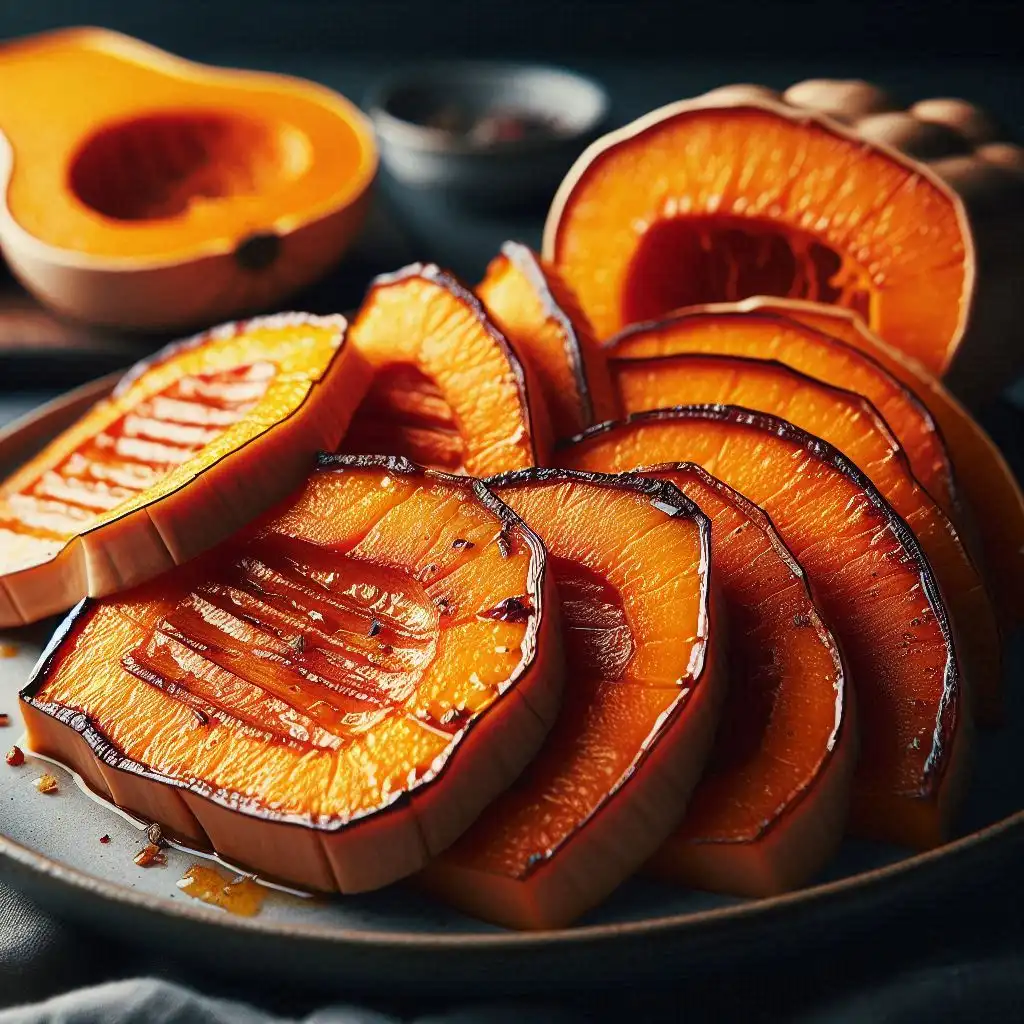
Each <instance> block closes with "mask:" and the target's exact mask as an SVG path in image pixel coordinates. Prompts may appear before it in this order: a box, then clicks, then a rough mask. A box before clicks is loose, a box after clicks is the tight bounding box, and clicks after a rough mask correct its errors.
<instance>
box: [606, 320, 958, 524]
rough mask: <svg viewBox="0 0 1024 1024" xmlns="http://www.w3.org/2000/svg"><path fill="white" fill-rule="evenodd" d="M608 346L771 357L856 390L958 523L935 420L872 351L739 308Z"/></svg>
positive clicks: (640, 331) (615, 354)
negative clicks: (857, 349) (856, 349)
mask: <svg viewBox="0 0 1024 1024" xmlns="http://www.w3.org/2000/svg"><path fill="white" fill-rule="evenodd" d="M821 308H822V309H829V308H836V307H827V306H822V307H821ZM608 347H609V352H608V355H609V358H616V359H618V358H630V359H632V358H636V357H641V356H672V355H684V354H691V353H693V354H696V353H703V354H706V355H714V356H740V357H744V358H750V359H772V360H776V361H778V362H780V363H784V364H785V365H786V366H789V367H792V368H793V369H794V370H797V371H799V372H800V373H803V374H805V375H806V376H808V377H813V378H814V379H815V380H820V381H822V382H824V383H825V384H831V385H833V386H834V387H837V388H844V389H845V390H847V391H854V392H857V393H858V394H860V395H862V396H863V397H864V398H866V399H867V400H868V401H869V402H870V403H871V404H872V405H873V406H874V407H875V409H876V410H877V412H878V414H879V415H880V416H881V417H882V418H883V419H884V420H885V422H886V424H887V425H888V427H889V429H890V430H891V431H892V433H893V434H894V435H895V436H896V438H897V439H898V441H899V443H900V445H901V446H902V448H903V450H904V452H905V453H906V456H907V458H908V459H909V461H910V467H911V469H912V470H913V473H914V476H916V477H917V479H918V480H919V481H920V482H921V484H922V486H923V487H924V488H925V490H927V491H928V493H929V494H930V495H931V496H932V497H933V498H934V499H935V500H936V502H938V504H939V505H941V506H942V508H943V509H944V510H945V512H946V514H947V515H949V516H950V518H951V519H954V520H956V518H957V515H958V509H957V492H956V484H955V482H954V476H953V469H952V467H951V465H950V460H949V456H948V454H947V451H946V447H945V444H944V443H943V437H942V435H941V433H940V431H939V428H938V426H937V425H936V423H935V420H934V419H933V418H932V416H931V414H930V413H929V411H928V409H927V408H926V407H925V406H924V405H923V404H922V403H921V401H920V400H919V399H918V398H916V397H915V396H914V395H913V394H912V393H911V392H910V391H908V389H907V388H906V387H905V386H904V385H902V384H900V382H899V381H898V380H895V379H893V377H892V376H890V374H888V373H887V372H886V371H885V370H884V369H883V368H882V367H881V366H880V365H879V363H877V362H875V361H874V360H873V359H872V358H871V356H870V354H859V353H857V352H851V351H850V348H849V346H848V345H845V344H843V343H842V342H840V341H838V340H836V339H834V338H830V337H828V336H824V335H822V334H821V333H820V332H819V331H817V330H815V329H814V328H813V327H811V326H805V325H802V324H798V323H794V322H793V321H792V320H790V319H788V318H786V317H784V316H782V315H781V314H776V313H770V312H754V311H752V310H743V311H741V310H740V307H739V304H734V305H726V304H721V305H717V306H704V307H700V308H698V309H694V310H681V311H679V312H678V313H676V314H673V315H672V316H668V317H665V318H664V319H662V320H657V321H652V322H650V323H642V324H633V325H631V326H630V327H627V328H626V329H625V330H623V331H622V332H621V333H620V334H618V335H616V336H615V338H613V339H612V340H611V341H610V342H609V346H608ZM662 404H663V405H667V404H671V405H676V404H679V403H676V402H672V403H662ZM734 404H737V405H743V404H745V403H743V402H736V403H734ZM628 411H636V410H628ZM768 411H771V410H768ZM787 418H789V417H787ZM797 426H800V424H797ZM807 429H808V430H810V432H811V433H812V434H813V433H820V432H819V431H816V430H814V429H812V428H810V427H808V428H807ZM822 436H824V435H822ZM826 440H828V438H826ZM839 447H841V445H839ZM854 461H856V459H855V460H854Z"/></svg>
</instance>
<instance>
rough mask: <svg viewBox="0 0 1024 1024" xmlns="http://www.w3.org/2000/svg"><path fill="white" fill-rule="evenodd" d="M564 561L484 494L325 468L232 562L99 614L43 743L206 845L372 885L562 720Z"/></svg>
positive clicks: (517, 766)
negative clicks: (558, 569)
mask: <svg viewBox="0 0 1024 1024" xmlns="http://www.w3.org/2000/svg"><path fill="white" fill-rule="evenodd" d="M556 601H557V596H556V594H555V590H554V582H553V578H552V575H551V573H550V571H549V569H548V567H547V565H546V559H545V554H544V549H543V547H542V546H541V544H540V542H539V541H538V540H537V538H536V536H535V535H534V534H532V533H531V532H530V531H529V530H528V529H527V528H526V527H525V526H524V525H523V523H522V522H521V521H520V520H519V518H518V517H517V516H515V515H514V514H513V513H512V512H510V511H509V509H508V508H506V507H505V506H504V505H502V504H501V502H499V501H498V500H497V499H496V498H495V497H494V495H493V494H492V493H491V492H490V491H488V490H487V489H486V488H485V487H484V486H483V485H482V484H480V483H479V482H477V481H474V480H470V479H467V478H465V477H450V476H447V475H443V474H434V473H430V472H428V471H425V470H421V469H419V468H418V467H415V466H413V465H411V464H410V463H408V462H406V461H405V460H404V459H393V458H391V459H389V458H377V457H363V458H357V457H340V456H333V457H332V456H324V457H323V458H322V460H321V462H320V465H319V467H318V468H317V469H316V470H315V471H314V472H313V473H312V475H311V476H310V477H309V480H308V482H307V483H306V485H305V488H304V489H303V490H302V491H301V492H300V493H299V494H298V495H297V496H296V497H294V498H293V499H292V500H291V501H290V502H289V503H287V504H286V505H285V506H283V507H279V508H278V509H277V510H276V511H275V513H274V514H273V515H272V516H270V517H268V518H266V519H264V520H263V521H261V522H259V523H257V524H254V525H253V526H252V527H250V528H249V529H248V530H246V531H245V532H244V533H243V534H242V535H240V536H239V537H237V538H235V539H234V540H233V541H231V542H230V543H229V544H226V545H223V546H222V547H220V548H218V549H217V550H216V551H215V552H213V553H211V554H209V555H207V556H205V557H203V558H200V559H196V560H194V561H193V562H190V563H189V564H188V565H186V566H182V567H181V568H179V569H177V570H175V572H174V573H173V574H170V575H167V576H164V577H162V578H161V579H160V580H159V581H155V582H153V583H150V584H146V585H144V586H143V587H141V588H139V589H137V590H134V591H132V592H130V593H128V594H125V595H123V596H121V597H119V598H117V599H116V600H113V599H111V600H107V601H101V602H98V603H93V602H86V603H85V604H83V605H82V606H81V607H79V608H78V609H76V610H75V612H74V613H73V614H72V616H71V617H70V618H69V619H68V621H67V622H66V623H65V625H64V626H63V627H62V628H61V630H60V631H59V632H58V634H57V636H56V637H55V639H54V641H53V642H52V643H51V645H50V647H49V649H48V650H47V652H46V654H45V656H44V658H43V660H42V661H41V663H40V667H39V668H38V669H37V671H36V673H35V675H34V677H33V678H32V679H31V680H30V682H29V684H28V686H27V687H26V688H25V690H24V691H23V692H22V707H23V711H24V714H25V720H26V724H27V726H28V731H29V737H30V741H31V744H32V747H33V748H34V749H35V750H38V751H39V752H41V753H43V754H46V755H48V756H51V757H55V758H57V759H58V760H60V761H62V762H64V763H65V764H67V765H68V766H70V767H71V768H73V769H75V770H76V771H78V772H79V773H80V774H81V775H82V777H83V778H84V779H85V780H86V781H87V782H88V784H89V785H90V786H91V787H92V788H93V789H94V790H95V791H96V792H97V793H99V794H101V795H102V796H104V797H106V798H108V799H110V800H112V801H113V802H114V803H116V804H117V805H119V806H121V807H123V808H125V809H126V810H129V811H131V812H132V813H133V814H137V815H139V816H141V817H143V818H146V819H152V820H154V821H157V822H159V823H160V824H161V826H162V827H163V828H164V830H165V831H166V832H167V834H169V835H172V836H174V837H176V838H178V839H180V840H183V841H184V842H186V843H191V844H194V845H197V846H206V847H210V848H212V849H214V850H216V851H217V852H218V853H220V854H221V855H222V856H224V857H226V858H228V859H229V860H230V861H232V862H233V863H236V864H239V865H241V866H244V867H246V868H248V869H250V870H253V871H256V872H259V873H260V874H262V875H264V876H266V877H270V878H276V879H279V880H281V881H285V882H290V883H292V884H295V885H300V886H303V887H307V888H310V889H316V890H336V889H337V890H341V891H342V892H354V891H358V890H363V889H371V888H375V887H377V886H381V885H385V884H387V883H388V882H392V881H394V880H395V879H397V878H400V877H402V876H403V875H407V874H409V873H410V872H413V871H415V870H416V869H418V868H420V867H421V866H422V865H423V864H424V863H425V861H426V860H427V859H428V858H429V857H431V856H433V855H436V854H438V853H440V852H441V850H442V849H444V847H445V846H447V845H448V844H449V843H451V842H452V841H453V840H454V839H455V838H456V837H457V836H458V835H459V834H460V833H461V832H462V831H463V830H464V829H465V828H466V826H468V825H469V824H470V822H471V821H472V820H473V819H474V818H475V817H476V816H477V814H479V812H480V811H481V810H482V809H483V808H484V807H485V806H486V804H487V803H488V802H489V801H490V800H491V799H493V798H494V797H495V796H496V795H497V794H498V793H499V792H500V791H501V790H502V789H504V788H505V787H506V786H507V785H508V784H509V783H510V782H511V781H512V779H513V778H514V777H515V776H516V775H517V774H518V772H519V771H520V770H521V769H522V768H523V767H524V766H525V765H526V763H527V762H528V761H529V759H530V758H531V757H532V756H533V754H534V753H535V752H536V750H537V748H538V747H539V746H540V744H541V741H542V740H543V737H544V734H545V732H546V731H547V729H548V727H549V726H550V724H551V722H552V721H553V719H554V717H555V715H556V713H557V707H558V699H559V696H560V686H561V677H562V659H561V650H560V641H559V636H558V627H557V621H556V620H557V605H556V604H555V602H556Z"/></svg>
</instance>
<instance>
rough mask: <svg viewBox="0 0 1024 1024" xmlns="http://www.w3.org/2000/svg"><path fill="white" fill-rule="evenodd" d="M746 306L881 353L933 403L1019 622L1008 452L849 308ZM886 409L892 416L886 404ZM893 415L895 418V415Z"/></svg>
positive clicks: (1021, 513) (1020, 498)
mask: <svg viewBox="0 0 1024 1024" xmlns="http://www.w3.org/2000/svg"><path fill="white" fill-rule="evenodd" d="M744 305H749V307H750V308H751V309H757V310H760V309H764V310H771V311H774V312H776V313H778V314H780V315H782V316H786V317H791V318H792V319H793V320H795V321H798V322H799V323H801V324H804V325H805V326H807V327H810V328H814V329H816V330H818V331H822V332H824V333H825V334H828V335H830V336H832V337H834V338H837V339H840V340H841V341H842V342H844V343H846V344H847V345H850V346H852V347H853V348H855V349H857V350H858V351H860V352H861V353H863V354H864V355H866V356H869V357H870V358H871V359H873V360H877V362H878V363H879V364H880V365H881V366H883V367H884V368H885V370H886V371H887V372H888V373H890V374H891V375H892V376H893V377H894V378H896V379H897V380H898V381H899V382H900V383H901V384H903V385H904V386H905V387H906V388H908V389H909V390H910V391H912V392H913V393H914V394H915V395H916V396H917V398H918V399H920V401H921V402H922V403H924V405H925V406H927V407H928V410H929V412H930V413H931V414H932V416H934V417H935V421H936V422H937V423H938V425H939V428H940V429H941V431H942V436H943V439H944V440H945V443H946V445H947V446H948V448H949V452H950V455H951V456H952V459H953V465H954V468H955V472H956V479H957V484H958V486H959V488H960V490H961V493H962V494H963V497H964V499H965V501H966V504H967V506H968V508H969V509H970V510H971V511H972V512H973V517H974V521H975V523H976V524H977V526H978V528H979V542H980V545H981V549H982V553H983V557H984V562H985V568H986V570H987V571H986V576H987V578H988V579H989V582H990V585H991V587H992V592H993V596H994V597H995V599H996V602H997V604H998V605H999V607H1000V609H1001V610H1003V609H1005V610H1007V611H1008V612H1009V616H1010V618H1011V619H1012V620H1013V621H1014V622H1017V623H1020V622H1024V587H1022V586H1021V583H1020V581H1021V579H1024V493H1022V492H1021V488H1020V485H1019V484H1018V483H1017V479H1016V477H1015V476H1014V473H1013V470H1012V469H1011V468H1010V467H1009V466H1008V465H1007V462H1006V459H1004V458H1003V455H1002V452H1000V451H999V449H998V448H997V447H996V445H995V443H994V442H993V441H992V439H991V438H990V437H989V436H988V434H986V433H985V431H984V430H983V429H982V428H981V426H980V425H979V424H978V423H977V422H976V421H975V419H974V417H972V416H971V414H970V413H969V412H968V411H967V410H966V409H965V408H964V407H963V406H962V405H961V404H960V402H958V401H957V399H956V398H955V397H954V396H953V395H952V394H951V393H950V392H949V391H947V390H946V388H945V387H943V385H942V382H941V381H939V380H937V379H936V378H935V377H934V376H933V375H932V374H930V373H929V372H928V371H927V370H925V369H924V367H922V366H921V365H920V364H918V363H916V362H915V361H914V360H912V359H909V358H907V357H906V356H905V355H903V353H901V352H898V351H896V350H895V349H892V348H890V347H889V346H888V345H886V344H885V342H883V341H882V340H881V339H880V338H878V337H876V336H875V335H874V334H872V333H871V332H870V331H869V330H868V329H867V328H866V327H865V326H864V325H863V324H862V323H861V322H860V321H859V319H858V318H857V317H856V316H854V315H852V314H851V313H849V312H848V311H846V310H843V309H839V308H837V307H835V306H819V305H818V304H817V303H811V302H795V301H788V300H778V299H762V298H756V299H751V300H750V301H749V303H745V304H744ZM857 390H860V388H859V387H858V388H857ZM869 397H870V396H869ZM876 404H877V403H876ZM880 408H881V407H880ZM884 415H885V416H886V419H889V414H888V412H887V411H886V412H885V413H884ZM889 422H890V423H892V422H893V421H892V420H891V419H889Z"/></svg>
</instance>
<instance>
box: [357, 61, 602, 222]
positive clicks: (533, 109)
mask: <svg viewBox="0 0 1024 1024" xmlns="http://www.w3.org/2000/svg"><path fill="white" fill-rule="evenodd" d="M368 106H369V113H370V118H371V120H372V122H373V125H374V128H375V129H376V132H377V140H378V146H379V148H380V152H381V160H382V162H383V164H384V167H385V168H386V169H387V171H388V172H389V173H390V175H391V176H392V177H393V178H394V179H395V180H396V181H398V182H400V183H401V184H403V185H406V186H410V187H413V188H418V189H424V190H428V189H429V190H433V191H435V192H437V193H438V194H440V195H442V196H443V197H444V198H445V199H446V200H449V201H451V202H454V203H456V204H459V205H465V206H471V207H476V208H484V207H489V208H502V209H504V208H513V207H521V206H526V205H529V204H531V203H534V202H537V201H548V200H549V199H550V197H551V196H552V195H553V194H554V191H555V188H556V187H557V186H558V183H559V182H560V181H561V179H562V177H563V176H564V175H565V173H566V171H568V170H569V168H570V167H571V166H572V163H573V160H574V159H575V158H576V157H577V156H578V155H579V154H580V152H581V151H582V150H583V149H584V148H585V147H586V146H587V145H588V144H589V143H590V142H591V141H593V139H594V138H596V137H597V135H598V133H599V131H600V129H601V127H602V125H603V123H604V121H605V118H606V116H607V112H608V96H607V93H606V92H605V91H604V89H603V88H601V86H600V85H598V84H597V83H596V82H594V81H592V80H591V79H589V78H585V77H584V76H582V75H578V74H575V73H573V72H570V71H565V70H561V69H558V68H552V67H544V66H538V65H520V64H490V63H474V62H453V63H448V64H431V65H426V66H422V67H418V68H414V69H409V70H407V71H404V72H401V73H400V74H398V75H396V76H395V77H393V78H390V79H388V80H387V81H385V82H384V83H383V84H382V85H381V86H379V87H378V89H377V90H376V91H375V92H374V94H373V95H372V96H371V97H370V100H369V103H368Z"/></svg>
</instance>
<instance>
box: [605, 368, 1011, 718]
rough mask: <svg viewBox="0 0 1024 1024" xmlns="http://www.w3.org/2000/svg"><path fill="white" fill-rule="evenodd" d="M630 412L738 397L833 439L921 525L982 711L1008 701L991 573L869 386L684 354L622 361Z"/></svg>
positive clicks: (996, 714) (733, 402)
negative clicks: (931, 491) (924, 479)
mask: <svg viewBox="0 0 1024 1024" xmlns="http://www.w3.org/2000/svg"><path fill="white" fill-rule="evenodd" d="M616 372H617V377H616V379H617V381H618V383H619V386H620V393H621V395H622V401H623V406H624V408H625V410H626V412H644V411H646V410H649V409H663V408H667V407H669V406H674V405H716V404H721V405H730V406H738V407H741V408H744V409H751V410H755V411H757V412H766V413H769V414H771V415H773V416H777V417H778V418H780V419H782V420H785V421H787V422H789V423H792V424H793V426H795V427H798V428H800V429H801V430H803V431H806V432H807V433H808V434H811V435H813V436H815V437H820V438H821V439H822V440H824V441H827V442H828V443H829V444H830V445H832V446H833V447H834V448H835V449H836V450H837V451H839V452H841V453H842V454H843V455H845V456H846V458H847V459H849V460H850V462H852V463H853V464H854V465H856V466H857V467H858V468H859V469H861V470H862V471H863V472H864V473H865V474H866V475H867V477H868V479H869V480H870V481H871V482H872V483H873V484H874V485H875V487H876V488H878V490H879V492H880V493H881V495H882V497H883V498H885V500H886V501H887V502H888V503H889V504H890V505H891V506H892V508H893V509H894V510H895V511H896V513H897V514H898V515H899V516H901V517H902V518H903V519H904V521H905V522H906V523H907V525H908V526H909V527H910V528H911V529H912V530H913V531H914V533H915V535H916V537H917V539H918V541H919V542H920V544H921V548H922V550H923V551H924V553H925V555H926V557H927V558H928V560H929V562H930V563H931V565H932V568H933V569H934V570H935V576H936V579H937V580H938V583H939V586H940V587H941V588H942V592H943V595H944V596H945V599H946V603H947V605H948V607H949V609H950V613H951V615H952V617H953V624H954V626H955V627H956V629H957V635H958V642H959V651H960V660H961V664H962V666H963V668H964V671H965V673H966V674H967V675H968V677H969V678H971V679H974V680H976V681H977V685H976V688H975V690H974V693H973V697H974V700H975V701H976V711H977V713H978V715H979V717H980V718H983V719H984V720H985V721H988V722H993V721H998V720H999V719H1000V717H1001V709H1002V669H1001V657H1000V642H999V627H998V624H997V621H996V616H995V611H994V609H993V607H992V604H991V602H990V601H989V598H988V594H987V592H986V590H985V585H984V583H983V582H982V579H981V576H980V575H979V574H978V571H977V569H976V568H975V567H974V564H973V563H972V562H971V559H970V557H969V555H968V554H967V550H966V548H965V547H964V545H963V544H962V543H961V540H960V537H959V536H958V534H957V532H956V529H955V527H954V526H953V524H952V523H951V522H950V521H949V519H948V518H947V517H946V516H945V515H944V514H943V512H942V510H941V509H940V508H939V507H938V506H937V505H936V504H935V502H934V501H932V499H931V497H929V495H928V494H927V493H926V492H925V491H924V490H923V489H922V488H921V487H920V486H919V485H918V483H917V481H916V480H915V479H914V477H913V474H911V472H910V467H909V465H908V464H907V460H906V457H905V456H904V454H903V450H902V449H901V448H900V446H899V444H898V443H897V442H896V440H895V438H893V436H892V434H890V433H889V429H888V427H887V426H886V424H885V421H884V420H882V419H881V418H880V417H879V416H878V413H877V412H876V411H875V409H874V407H873V406H872V405H871V404H870V403H869V402H868V401H867V400H866V399H864V398H862V397H861V396H860V395H855V394H852V393H851V392H849V391H842V390H841V389H839V388H832V387H829V386H828V385H827V384H822V383H821V381H817V380H814V379H812V378H810V377H805V376H804V375H803V374H801V373H798V372H797V371H795V370H791V369H789V367H786V366H783V365H782V364H781V363H775V362H772V361H770V360H759V359H743V358H740V357H737V356H706V355H680V356H662V357H658V358H654V359H640V360H625V361H618V362H617V364H616Z"/></svg>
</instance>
